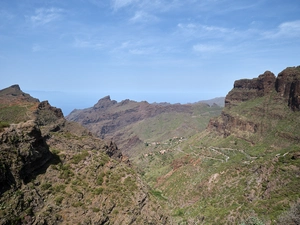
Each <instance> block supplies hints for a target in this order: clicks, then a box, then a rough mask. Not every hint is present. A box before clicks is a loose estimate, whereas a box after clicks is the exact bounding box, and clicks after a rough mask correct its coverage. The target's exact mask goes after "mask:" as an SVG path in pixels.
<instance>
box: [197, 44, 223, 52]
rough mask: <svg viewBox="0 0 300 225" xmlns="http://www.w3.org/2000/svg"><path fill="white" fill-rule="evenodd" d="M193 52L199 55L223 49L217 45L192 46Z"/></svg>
mask: <svg viewBox="0 0 300 225" xmlns="http://www.w3.org/2000/svg"><path fill="white" fill-rule="evenodd" d="M193 50H194V51H195V52H200V53H215V52H220V51H222V50H223V48H222V47H221V46H218V45H208V44H197V45H194V46H193Z"/></svg>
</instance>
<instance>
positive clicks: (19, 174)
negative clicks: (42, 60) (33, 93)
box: [0, 86, 170, 225]
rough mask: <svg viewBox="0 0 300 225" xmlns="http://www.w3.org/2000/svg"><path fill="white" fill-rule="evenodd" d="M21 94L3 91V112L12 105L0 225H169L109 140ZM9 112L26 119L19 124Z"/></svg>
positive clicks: (1, 173) (2, 154) (1, 172)
mask: <svg viewBox="0 0 300 225" xmlns="http://www.w3.org/2000/svg"><path fill="white" fill-rule="evenodd" d="M24 96H25V97H26V94H24V95H23V92H22V91H21V90H20V89H19V87H18V86H13V87H11V88H8V89H5V90H4V91H0V103H1V104H2V106H3V105H4V107H6V108H8V109H9V108H11V107H12V104H11V103H12V102H13V107H12V108H11V110H10V112H12V113H11V114H10V113H7V117H6V118H8V119H9V120H7V121H9V122H6V123H5V124H6V125H5V126H4V127H1V130H0V225H6V224H124V225H125V224H136V225H140V224H170V223H169V222H168V217H167V216H166V215H165V214H164V212H163V210H162V209H161V207H160V205H159V204H157V203H155V202H154V201H152V200H151V198H150V196H149V194H148V191H149V190H148V187H147V186H146V185H145V184H144V183H143V181H142V180H141V179H140V178H139V176H138V174H137V173H135V172H134V171H133V170H132V168H131V167H130V165H129V164H128V163H127V162H126V161H125V160H124V159H122V154H121V152H120V150H119V149H118V147H117V146H116V144H115V143H114V142H112V141H110V140H109V141H104V140H101V139H99V138H96V137H95V136H94V135H93V134H92V133H91V132H89V131H88V130H87V129H85V128H83V127H82V126H80V125H79V124H77V123H74V122H68V121H66V120H65V119H64V117H63V114H62V111H61V110H60V109H58V108H56V107H53V106H51V105H50V104H49V103H48V102H47V101H44V102H41V103H39V101H37V102H36V101H34V100H33V102H34V103H32V104H31V103H30V104H28V102H29V101H31V100H32V99H31V97H28V96H27V97H28V98H29V100H28V99H27V97H26V98H24ZM7 98H8V99H7ZM24 104H25V105H24ZM15 106H18V107H15ZM14 107H15V108H17V109H19V108H22V109H24V110H23V111H22V112H24V113H25V114H26V117H22V120H21V121H25V120H26V118H30V120H29V119H27V120H26V122H21V123H19V121H20V119H18V120H16V119H15V118H14V117H13V116H11V115H13V114H14V113H15V112H14ZM0 110H1V108H0ZM23 118H24V119H23Z"/></svg>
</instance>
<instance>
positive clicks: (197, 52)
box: [0, 0, 300, 115]
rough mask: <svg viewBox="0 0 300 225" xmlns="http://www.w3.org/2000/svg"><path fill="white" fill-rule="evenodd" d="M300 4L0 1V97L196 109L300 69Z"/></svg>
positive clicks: (295, 0) (256, 0) (70, 105)
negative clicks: (256, 81) (261, 78)
mask: <svg viewBox="0 0 300 225" xmlns="http://www.w3.org/2000/svg"><path fill="white" fill-rule="evenodd" d="M299 59H300V1H299V0H241V1H237V0H64V1H62V0H0V89H3V88H6V87H9V86H11V85H13V84H19V85H20V87H21V89H22V90H23V91H24V92H26V93H29V94H31V95H32V96H33V97H36V98H39V99H40V100H41V101H43V100H49V102H50V104H52V105H54V106H56V107H59V108H62V110H63V112H64V114H65V115H67V114H68V113H70V111H71V110H73V109H75V108H76V109H81V108H87V107H91V106H93V105H94V104H96V103H97V101H98V100H99V99H100V98H102V97H104V96H107V95H110V96H111V98H112V99H114V100H117V101H121V100H124V99H132V100H135V101H143V100H146V101H148V102H150V103H151V102H171V103H189V102H197V101H200V100H205V99H211V98H214V97H220V96H226V94H227V93H228V92H229V91H230V90H231V89H232V87H233V83H234V81H235V80H238V79H242V78H254V77H257V76H258V75H260V74H262V73H264V72H265V71H266V70H270V71H272V72H273V73H274V74H275V75H277V74H278V73H279V72H281V71H282V70H283V69H285V68H286V67H288V66H298V65H300V60H299Z"/></svg>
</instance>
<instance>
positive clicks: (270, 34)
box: [262, 20, 300, 39]
mask: <svg viewBox="0 0 300 225" xmlns="http://www.w3.org/2000/svg"><path fill="white" fill-rule="evenodd" d="M262 36H263V38H266V39H275V38H296V37H298V38H299V37H300V20H296V21H291V22H284V23H281V24H280V25H279V26H278V27H277V28H276V29H274V30H270V31H265V32H263V33H262Z"/></svg>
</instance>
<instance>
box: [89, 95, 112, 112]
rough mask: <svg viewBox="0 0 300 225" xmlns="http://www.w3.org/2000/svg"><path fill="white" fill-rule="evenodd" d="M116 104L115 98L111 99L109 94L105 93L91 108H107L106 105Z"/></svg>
mask: <svg viewBox="0 0 300 225" xmlns="http://www.w3.org/2000/svg"><path fill="white" fill-rule="evenodd" d="M114 104H117V101H115V100H111V98H110V95H107V96H105V97H103V98H101V99H100V100H99V101H98V102H97V103H96V104H95V105H94V107H93V108H95V109H104V110H105V109H107V108H108V107H110V106H112V105H114Z"/></svg>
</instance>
